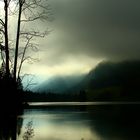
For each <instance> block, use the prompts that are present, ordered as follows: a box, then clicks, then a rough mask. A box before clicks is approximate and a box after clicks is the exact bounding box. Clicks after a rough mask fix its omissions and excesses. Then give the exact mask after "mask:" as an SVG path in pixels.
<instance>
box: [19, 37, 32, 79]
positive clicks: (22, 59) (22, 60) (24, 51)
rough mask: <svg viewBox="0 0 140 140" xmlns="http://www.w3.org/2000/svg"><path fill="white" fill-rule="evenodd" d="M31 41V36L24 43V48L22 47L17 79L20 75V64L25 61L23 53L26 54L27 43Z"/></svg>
mask: <svg viewBox="0 0 140 140" xmlns="http://www.w3.org/2000/svg"><path fill="white" fill-rule="evenodd" d="M31 39H32V36H31V37H30V38H28V40H27V43H26V45H25V47H24V50H23V54H22V58H21V62H20V65H19V70H18V77H19V75H20V71H21V67H22V64H23V62H24V61H25V60H24V57H25V53H26V50H27V47H28V44H29V42H30V40H31Z"/></svg>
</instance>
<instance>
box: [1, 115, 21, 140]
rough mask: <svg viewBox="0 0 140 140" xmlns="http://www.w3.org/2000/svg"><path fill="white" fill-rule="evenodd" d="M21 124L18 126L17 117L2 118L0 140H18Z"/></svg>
mask: <svg viewBox="0 0 140 140" xmlns="http://www.w3.org/2000/svg"><path fill="white" fill-rule="evenodd" d="M21 126H22V119H21V121H20V124H17V117H14V116H13V117H9V116H5V117H0V140H16V135H17V129H18V130H20V128H21Z"/></svg>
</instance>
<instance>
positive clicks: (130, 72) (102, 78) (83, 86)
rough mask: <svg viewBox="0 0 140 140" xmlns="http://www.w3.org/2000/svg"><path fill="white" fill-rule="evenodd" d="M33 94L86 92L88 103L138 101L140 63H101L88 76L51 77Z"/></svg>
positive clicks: (139, 94)
mask: <svg viewBox="0 0 140 140" xmlns="http://www.w3.org/2000/svg"><path fill="white" fill-rule="evenodd" d="M36 91H39V92H46V93H47V92H52V93H67V94H72V93H73V94H78V93H79V94H81V93H84V94H85V93H86V96H87V97H86V98H87V100H88V101H96V100H105V101H108V100H109V101H110V100H131V101H133V100H140V61H125V62H102V63H100V64H98V65H97V67H96V68H94V69H93V70H91V71H90V72H89V73H88V74H87V75H80V76H76V75H74V76H57V77H53V78H52V79H50V80H49V81H46V82H43V83H42V84H40V85H39V86H38V87H36ZM81 91H82V92H81ZM83 91H84V92H83Z"/></svg>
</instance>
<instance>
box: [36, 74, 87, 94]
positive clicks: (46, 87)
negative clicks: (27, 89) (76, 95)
mask: <svg viewBox="0 0 140 140" xmlns="http://www.w3.org/2000/svg"><path fill="white" fill-rule="evenodd" d="M84 77H85V75H78V76H77V75H72V76H55V77H52V78H51V79H49V80H47V81H45V82H43V83H41V84H40V85H38V86H37V87H36V88H35V89H34V91H39V92H53V93H70V92H73V91H75V90H76V88H77V89H78V87H77V85H78V84H80V83H81V81H82V80H83V79H84Z"/></svg>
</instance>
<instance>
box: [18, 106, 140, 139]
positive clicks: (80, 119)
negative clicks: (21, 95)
mask: <svg viewBox="0 0 140 140" xmlns="http://www.w3.org/2000/svg"><path fill="white" fill-rule="evenodd" d="M139 111H140V106H139V105H122V106H121V105H113V106H112V105H108V106H84V107H82V108H81V107H79V108H78V107H77V106H73V107H68V106H67V107H64V106H61V107H60V106H59V107H58V106H57V107H54V106H53V107H47V108H44V109H27V110H25V113H24V115H23V116H22V118H23V126H22V128H21V133H20V135H19V137H18V140H23V136H24V135H25V132H26V131H27V130H28V129H26V126H27V124H28V123H29V122H32V125H31V127H30V130H32V131H34V132H33V133H32V134H31V135H32V136H33V137H32V138H31V140H132V139H135V140H139V139H140V135H139V134H140V133H139V127H140V119H139V118H140V115H139Z"/></svg>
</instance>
